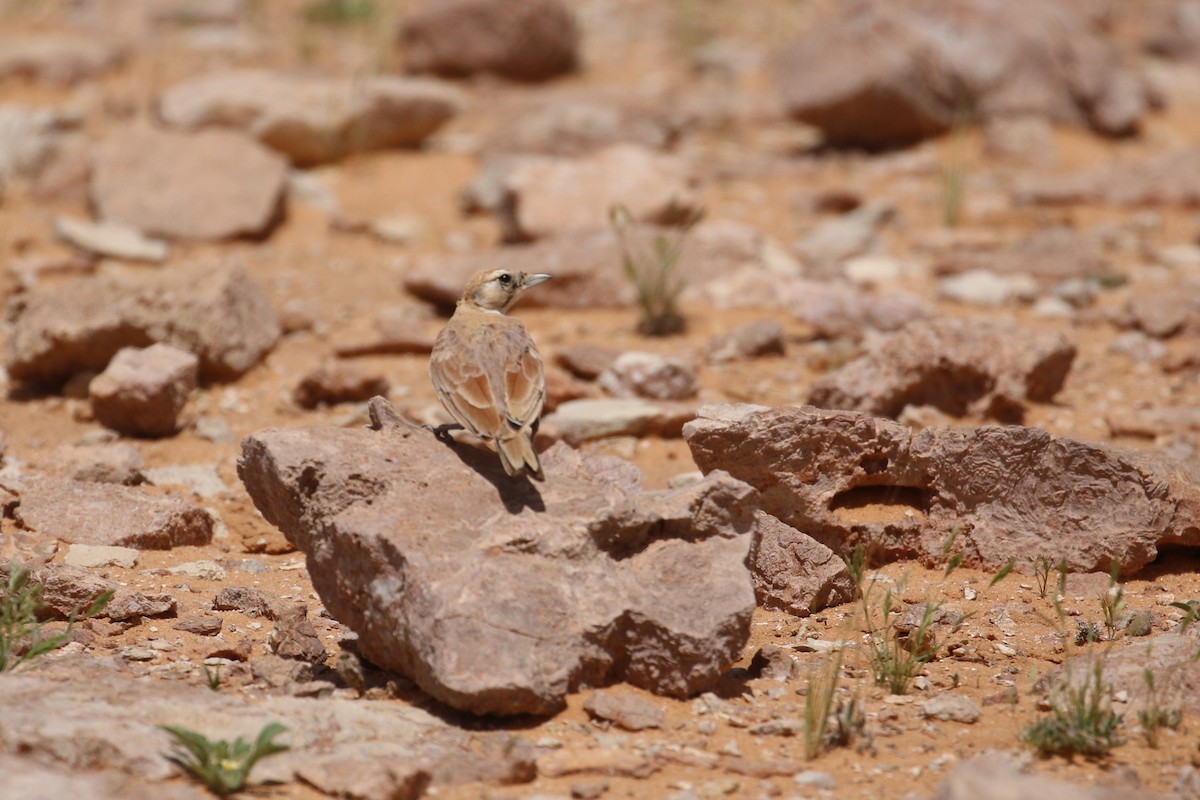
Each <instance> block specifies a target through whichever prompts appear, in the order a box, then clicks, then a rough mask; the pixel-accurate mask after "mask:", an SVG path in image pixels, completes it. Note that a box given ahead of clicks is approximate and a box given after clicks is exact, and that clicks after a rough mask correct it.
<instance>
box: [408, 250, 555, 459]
mask: <svg viewBox="0 0 1200 800" xmlns="http://www.w3.org/2000/svg"><path fill="white" fill-rule="evenodd" d="M549 279H550V276H549V275H544V274H536V275H528V274H526V273H524V272H512V271H510V270H504V269H494V270H489V271H486V272H480V273H479V274H477V275H476V276H475V277H473V278H471V280H470V282H469V283H467V288H466V289H465V290H464V291H463V296H462V299H461V300H459V301H458V306H457V307H456V308H455V309H454V315H453V316H452V317H450V321H449V322H448V323H446V327H445V328H443V329H442V332H441V333H439V334H438V337H437V340H436V341H435V342H434V344H433V354H432V355H431V356H430V357H429V377H430V378H431V379H432V380H433V388H434V391H436V392H437V396H438V399H439V400H441V401H442V405H443V406H445V407H446V410H447V411H448V412H450V416H452V417H454V419H455V421H456V422H458V423H459V424H460V425H462V426H463V427H464V428H466V429H467V430H468V431H470V432H471V433H473V434H475V435H476V436H478V437H479V438H480V439H483V440H484V441H485V442H487V443H488V446H489V447H493V448H494V449H495V450H496V452H497V453H499V454H500V463H501V464H502V465H503V466H504V471H505V472H507V473H508V474H509V475H512V476H517V475H521V474H524V473H528V474H529V475H531V476H532V477H534V478H537V479H539V480H541V479H542V465H541V463H540V462H539V461H538V457H537V451H536V450H534V449H533V429H534V426H535V425H536V424H537V420H538V417H539V416H541V413H542V402H543V400H544V399H545V396H546V382H545V378H544V377H543V374H542V357H541V356H540V355H538V351H537V348H536V347H535V346H534V344H533V339H531V338H530V337H529V333H528V331H526V330H525V326H524V325H522V324H521V321H520V320H518V319H514V318H512V317H509V316H506V315H505V313H504V312H505V311H507V310H508V309H509V308H510V307H511V306H512V305H513V303H515V302H516V301H517V299H518V298H519V297H520V296H521V295H522V294H523V293H524V292H525V290H526V289H528V288H529V287H531V286H536V285H537V284H539V283H542V282H543V281H546V280H549Z"/></svg>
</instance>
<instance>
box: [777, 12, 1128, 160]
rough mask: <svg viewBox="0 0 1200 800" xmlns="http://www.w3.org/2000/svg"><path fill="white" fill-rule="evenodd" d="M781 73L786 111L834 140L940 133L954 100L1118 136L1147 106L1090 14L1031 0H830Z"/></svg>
mask: <svg viewBox="0 0 1200 800" xmlns="http://www.w3.org/2000/svg"><path fill="white" fill-rule="evenodd" d="M881 41H885V42H887V47H879V46H877V43H878V42H881ZM965 54H970V55H969V56H966V55H965ZM780 77H781V81H782V84H783V87H784V89H783V100H784V104H785V106H786V107H787V110H788V112H789V113H790V114H791V115H792V116H793V117H795V118H796V119H798V120H800V121H802V122H805V123H807V124H809V125H813V126H816V127H817V128H819V129H821V131H822V133H824V135H825V137H826V140H827V141H828V142H830V143H832V144H835V145H840V146H857V147H867V148H884V147H896V146H901V145H904V144H909V143H912V142H915V141H918V140H921V139H925V138H927V137H930V136H936V135H938V134H941V133H945V132H946V131H948V130H951V129H952V128H953V126H954V125H955V123H956V120H957V119H958V116H959V115H960V114H961V109H962V108H963V106H964V105H965V104H969V105H970V108H971V110H972V114H973V116H974V117H975V118H978V119H981V120H985V121H987V120H991V119H994V118H1000V117H1005V116H1030V115H1037V116H1043V117H1047V118H1050V119H1052V120H1055V121H1063V122H1070V123H1075V124H1081V125H1085V126H1088V127H1090V128H1092V129H1093V130H1096V131H1098V132H1100V133H1103V134H1106V135H1110V136H1126V135H1129V134H1131V133H1134V132H1136V131H1137V129H1138V126H1139V124H1140V122H1141V120H1142V118H1143V116H1144V115H1145V114H1146V113H1147V112H1148V110H1149V106H1150V96H1149V92H1148V90H1147V88H1146V86H1145V85H1144V84H1143V82H1142V81H1141V80H1140V78H1139V77H1138V76H1137V75H1135V74H1134V73H1132V72H1130V71H1129V70H1128V69H1127V68H1126V67H1125V66H1124V65H1123V64H1122V63H1121V59H1120V55H1119V53H1118V50H1117V48H1116V47H1115V46H1114V45H1112V44H1111V43H1110V42H1109V41H1108V39H1107V38H1106V37H1105V36H1104V35H1103V34H1102V33H1101V32H1100V31H1098V30H1096V29H1095V28H1094V27H1093V26H1091V25H1090V24H1089V20H1087V19H1085V18H1083V17H1082V16H1081V15H1080V14H1078V13H1076V11H1075V10H1074V9H1073V8H1071V7H1070V6H1064V5H1061V4H1056V5H1047V4H1045V3H1042V2H1040V0H1011V2H1003V3H997V2H994V0H910V1H909V2H903V3H887V2H874V3H851V4H846V5H844V6H842V5H839V6H837V10H836V12H834V13H833V15H832V16H831V17H829V18H826V19H825V20H823V21H821V22H819V23H817V24H814V25H813V26H811V27H810V28H809V29H808V31H807V32H806V33H805V35H804V36H803V37H802V38H801V39H800V40H799V41H797V42H796V43H795V44H793V45H791V46H790V47H789V48H787V49H786V50H785V51H784V53H783V55H782V57H781V60H780Z"/></svg>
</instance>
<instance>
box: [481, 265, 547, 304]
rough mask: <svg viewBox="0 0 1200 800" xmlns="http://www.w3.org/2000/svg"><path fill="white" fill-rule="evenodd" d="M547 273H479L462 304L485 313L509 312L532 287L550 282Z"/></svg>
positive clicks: (506, 270)
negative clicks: (518, 299)
mask: <svg viewBox="0 0 1200 800" xmlns="http://www.w3.org/2000/svg"><path fill="white" fill-rule="evenodd" d="M550 278H551V276H550V275H547V274H545V273H535V274H532V275H531V274H529V273H527V272H513V271H512V270H509V269H491V270H487V271H485V272H480V273H478V274H477V275H476V276H475V277H473V278H471V280H470V282H469V283H467V288H466V289H465V290H464V291H463V297H462V302H464V303H468V304H470V305H473V306H475V307H476V308H481V309H483V310H485V311H499V312H501V313H503V312H505V311H507V310H508V309H509V308H510V307H511V306H512V304H513V303H515V302H517V298H519V297H520V296H521V295H522V294H524V292H525V290H526V289H528V288H529V287H530V286H537V285H538V284H539V283H543V282H545V281H548V280H550Z"/></svg>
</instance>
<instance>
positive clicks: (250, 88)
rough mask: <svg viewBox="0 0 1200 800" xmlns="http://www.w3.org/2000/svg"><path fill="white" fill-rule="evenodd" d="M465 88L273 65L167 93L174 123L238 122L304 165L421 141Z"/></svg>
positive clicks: (162, 105) (164, 111)
mask: <svg viewBox="0 0 1200 800" xmlns="http://www.w3.org/2000/svg"><path fill="white" fill-rule="evenodd" d="M465 102H466V98H465V96H464V95H463V93H462V92H461V91H459V90H458V89H456V88H454V87H453V86H450V85H448V84H444V83H440V82H438V81H433V80H427V79H422V78H400V77H394V76H375V77H368V78H364V79H362V80H354V81H350V80H334V79H328V78H309V77H300V76H295V75H287V74H283V73H278V72H269V71H266V70H235V71H227V72H215V73H210V74H207V75H202V76H200V77H197V78H192V79H190V80H187V81H184V82H183V83H180V84H177V85H175V86H173V87H171V88H170V89H168V90H167V91H166V92H164V93H163V95H162V97H161V98H160V99H159V106H158V111H159V115H160V116H161V117H162V119H163V121H164V122H166V123H167V124H169V125H172V126H175V127H179V128H185V129H188V130H195V129H198V128H203V127H209V126H222V127H228V128H236V129H238V130H240V131H242V132H244V133H246V134H248V135H250V136H252V137H254V138H255V139H257V140H258V141H260V142H262V143H263V144H264V145H266V146H267V147H269V148H271V149H272V150H275V151H277V152H279V153H282V154H283V155H285V156H287V157H288V158H289V159H290V160H291V162H292V163H293V164H296V165H297V166H309V165H313V164H323V163H327V162H330V161H337V160H339V159H342V158H345V157H346V156H348V155H351V154H353V153H362V152H369V151H372V150H380V149H384V148H391V147H413V146H416V145H418V144H420V143H421V142H422V141H424V140H425V139H426V138H427V137H428V136H430V135H431V134H433V133H434V132H435V131H437V130H438V129H439V128H441V127H442V125H444V124H445V123H446V122H447V121H449V120H450V119H451V118H452V117H454V115H455V114H457V113H458V111H459V110H460V109H461V108H462V106H463V105H464V104H465Z"/></svg>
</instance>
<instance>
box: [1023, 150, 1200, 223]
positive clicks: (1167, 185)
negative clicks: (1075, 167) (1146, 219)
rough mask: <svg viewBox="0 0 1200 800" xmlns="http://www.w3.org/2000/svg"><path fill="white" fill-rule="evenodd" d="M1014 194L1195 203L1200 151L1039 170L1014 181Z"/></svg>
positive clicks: (1046, 200) (1047, 199) (1199, 192)
mask: <svg viewBox="0 0 1200 800" xmlns="http://www.w3.org/2000/svg"><path fill="white" fill-rule="evenodd" d="M1013 194H1014V197H1015V199H1016V201H1017V202H1018V203H1024V204H1027V205H1045V206H1057V205H1071V204H1076V203H1088V204H1104V205H1113V206H1121V207H1126V208H1159V207H1164V208H1193V209H1194V208H1200V150H1197V149H1188V150H1176V151H1173V152H1169V153H1164V154H1161V155H1154V156H1149V157H1148V158H1144V159H1139V160H1128V161H1126V160H1122V161H1117V162H1114V163H1111V164H1105V165H1104V166H1100V167H1095V168H1093V169H1090V170H1085V171H1083V172H1074V173H1067V174H1060V175H1047V174H1044V173H1038V174H1035V175H1032V176H1030V177H1027V178H1023V179H1020V180H1017V181H1016V182H1015V183H1014V187H1013Z"/></svg>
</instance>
